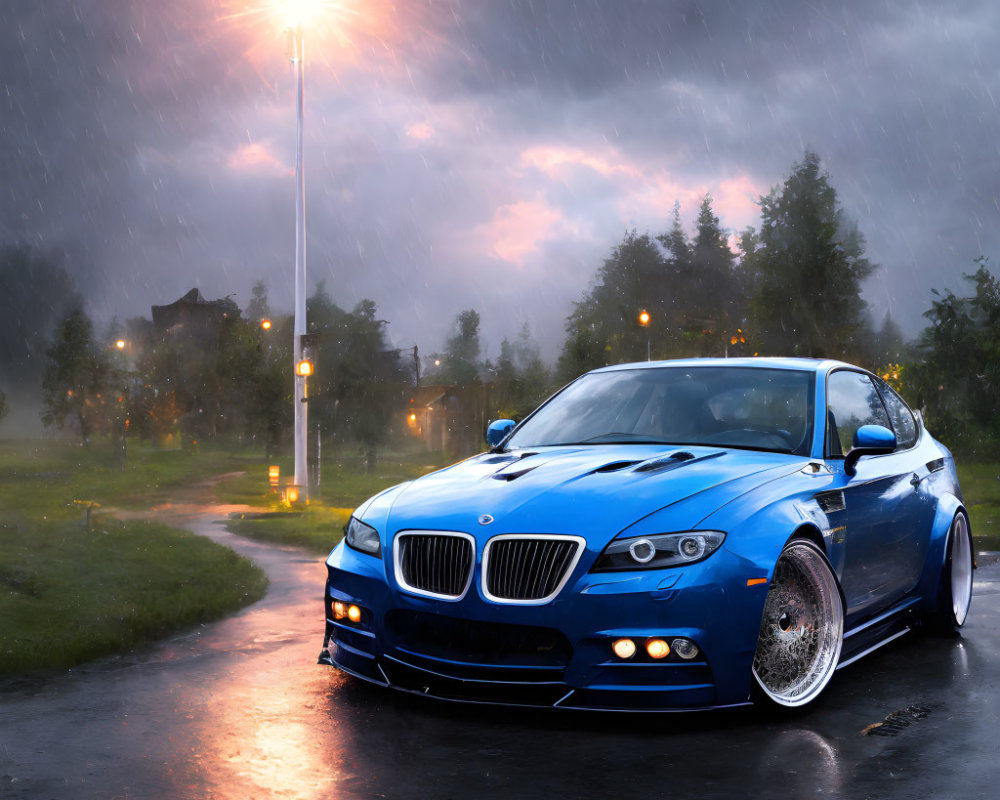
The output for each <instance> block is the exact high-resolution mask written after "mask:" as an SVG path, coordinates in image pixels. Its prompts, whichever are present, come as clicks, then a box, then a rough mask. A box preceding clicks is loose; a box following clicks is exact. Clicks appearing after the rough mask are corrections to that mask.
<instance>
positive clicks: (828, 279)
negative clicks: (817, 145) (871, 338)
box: [744, 151, 874, 359]
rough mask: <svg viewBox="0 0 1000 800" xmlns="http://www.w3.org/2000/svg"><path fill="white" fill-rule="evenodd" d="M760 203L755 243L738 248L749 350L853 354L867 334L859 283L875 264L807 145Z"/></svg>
mask: <svg viewBox="0 0 1000 800" xmlns="http://www.w3.org/2000/svg"><path fill="white" fill-rule="evenodd" d="M760 206H761V227H760V232H759V233H758V234H757V235H756V238H755V241H754V242H753V246H754V249H753V250H752V251H751V252H747V251H744V262H745V263H746V266H747V269H748V271H749V272H751V273H752V274H755V275H756V276H757V286H756V290H755V294H754V297H753V300H752V315H751V317H752V324H751V326H750V333H751V335H752V337H753V342H754V346H755V348H756V349H757V350H758V351H760V352H761V353H768V354H781V355H798V356H813V357H822V356H830V357H840V358H847V359H852V358H857V356H858V354H859V353H860V352H861V351H862V349H863V346H864V340H865V337H866V335H867V333H868V323H867V318H866V316H865V303H864V301H863V300H862V299H861V296H860V284H861V281H862V280H863V279H864V278H866V277H867V276H868V275H869V274H871V272H872V270H873V269H874V267H873V266H872V265H871V263H870V262H869V261H868V259H867V258H865V255H864V245H865V242H864V237H863V236H862V235H861V233H860V232H859V231H858V228H857V226H856V225H855V224H854V223H853V222H851V221H850V220H848V219H847V217H846V216H845V214H844V212H843V210H842V209H840V208H839V206H838V202H837V193H836V191H835V190H834V188H833V186H831V185H830V179H829V176H828V175H827V174H826V173H824V172H822V171H821V170H820V161H819V157H818V156H817V155H816V154H815V153H812V152H808V151H807V152H806V154H805V157H804V158H803V160H802V161H801V162H800V163H798V164H795V165H794V167H793V168H792V174H791V175H790V176H789V177H788V178H787V179H786V180H785V182H784V184H783V185H782V186H781V188H780V189H779V188H778V187H775V188H774V189H772V190H771V192H770V193H769V194H768V195H766V196H765V197H762V198H761V199H760ZM747 262H748V263H747Z"/></svg>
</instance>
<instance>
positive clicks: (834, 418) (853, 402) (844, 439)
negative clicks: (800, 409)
mask: <svg viewBox="0 0 1000 800" xmlns="http://www.w3.org/2000/svg"><path fill="white" fill-rule="evenodd" d="M826 404H827V405H826V408H827V413H826V426H827V427H826V455H827V457H828V458H843V457H844V454H845V453H848V452H850V450H851V448H852V447H853V446H854V434H855V433H856V432H857V430H858V428H860V427H861V426H862V425H882V426H883V427H885V428H890V427H891V426H890V424H889V415H888V414H886V411H885V407H884V406H883V405H882V400H881V399H880V398H879V394H878V391H877V390H876V389H875V384H873V383H872V381H871V378H869V377H868V376H867V375H864V374H862V373H860V372H853V371H851V370H838V371H837V372H834V373H832V374H831V375H830V377H829V378H828V379H827V382H826Z"/></svg>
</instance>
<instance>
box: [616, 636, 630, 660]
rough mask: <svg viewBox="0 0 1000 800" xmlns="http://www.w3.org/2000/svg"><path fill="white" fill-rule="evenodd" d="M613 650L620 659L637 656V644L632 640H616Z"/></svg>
mask: <svg viewBox="0 0 1000 800" xmlns="http://www.w3.org/2000/svg"><path fill="white" fill-rule="evenodd" d="M611 649H612V650H614V651H615V655H616V656H618V658H632V656H634V655H635V642H633V641H632V640H631V639H616V640H615V643H614V644H613V645H611Z"/></svg>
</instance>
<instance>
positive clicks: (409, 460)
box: [215, 451, 451, 509]
mask: <svg viewBox="0 0 1000 800" xmlns="http://www.w3.org/2000/svg"><path fill="white" fill-rule="evenodd" d="M234 463H235V462H234ZM239 463H240V464H241V465H242V466H241V467H239V468H242V469H246V470H247V474H246V475H242V476H239V477H235V478H233V479H231V480H227V481H225V482H224V483H222V484H220V485H219V487H218V488H217V490H216V492H215V494H216V496H217V497H218V498H219V500H221V501H222V502H226V503H243V504H245V505H251V506H262V507H271V506H275V507H276V497H275V496H274V495H272V494H271V493H270V490H269V489H268V483H267V467H268V463H267V462H266V461H264V459H263V458H259V459H246V460H244V461H242V462H239ZM271 463H273V464H277V465H278V467H280V469H281V484H282V485H284V484H285V483H287V482H289V481H290V479H291V476H292V474H293V469H292V459H291V458H290V457H288V458H277V459H273V460H272V462H271ZM450 463H451V460H449V459H448V457H447V456H445V455H444V454H442V453H426V452H423V451H409V452H407V451H403V452H390V453H387V454H385V455H383V456H381V457H380V458H379V461H378V466H377V468H376V470H375V473H374V474H372V475H368V474H366V473H365V462H364V459H363V458H362V457H361V456H360V455H357V454H355V453H353V452H345V453H339V454H338V455H337V456H336V457H335V458H327V459H326V460H324V462H323V469H322V473H321V476H320V485H319V487H318V488H315V487H314V488H313V491H312V496H311V497H310V502H312V503H316V504H319V505H325V506H331V507H335V508H352V509H353V508H356V507H357V506H358V505H360V504H361V503H363V502H364V501H365V500H367V499H368V498H369V497H371V496H372V495H373V494H375V493H376V492H380V491H382V490H383V489H386V488H388V487H390V486H394V485H396V484H397V483H403V482H404V481H411V480H413V479H414V478H419V477H420V476H421V475H426V474H427V473H428V472H431V471H433V470H435V469H440V468H441V467H444V466H447V465H448V464H450Z"/></svg>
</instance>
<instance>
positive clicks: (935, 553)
mask: <svg viewBox="0 0 1000 800" xmlns="http://www.w3.org/2000/svg"><path fill="white" fill-rule="evenodd" d="M960 511H961V512H962V513H963V514H965V518H966V519H968V518H969V512H968V511H967V510H966V508H965V506H964V505H963V504H962V501H961V500H960V499H959V498H958V497H956V496H955V495H953V494H944V495H941V496H940V497H939V498H938V507H937V512H936V513H935V515H934V523H933V524H932V525H931V538H930V542H929V543H928V546H927V561H926V562H925V564H924V573H923V575H922V576H921V578H920V583H919V584H918V593H919V595H920V598H921V608H923V609H924V610H925V611H927V612H928V613H930V612H932V611H934V609H935V607H936V605H935V604H936V603H937V593H938V583H939V582H940V580H941V574H942V571H943V570H944V564H945V560H946V559H947V557H948V548H947V544H948V531H949V530H950V529H951V523H952V521H953V520H954V519H955V514H957V513H958V512H960ZM969 531H970V533H971V531H972V526H971V523H970V526H969ZM973 564H975V553H974V552H973Z"/></svg>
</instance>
